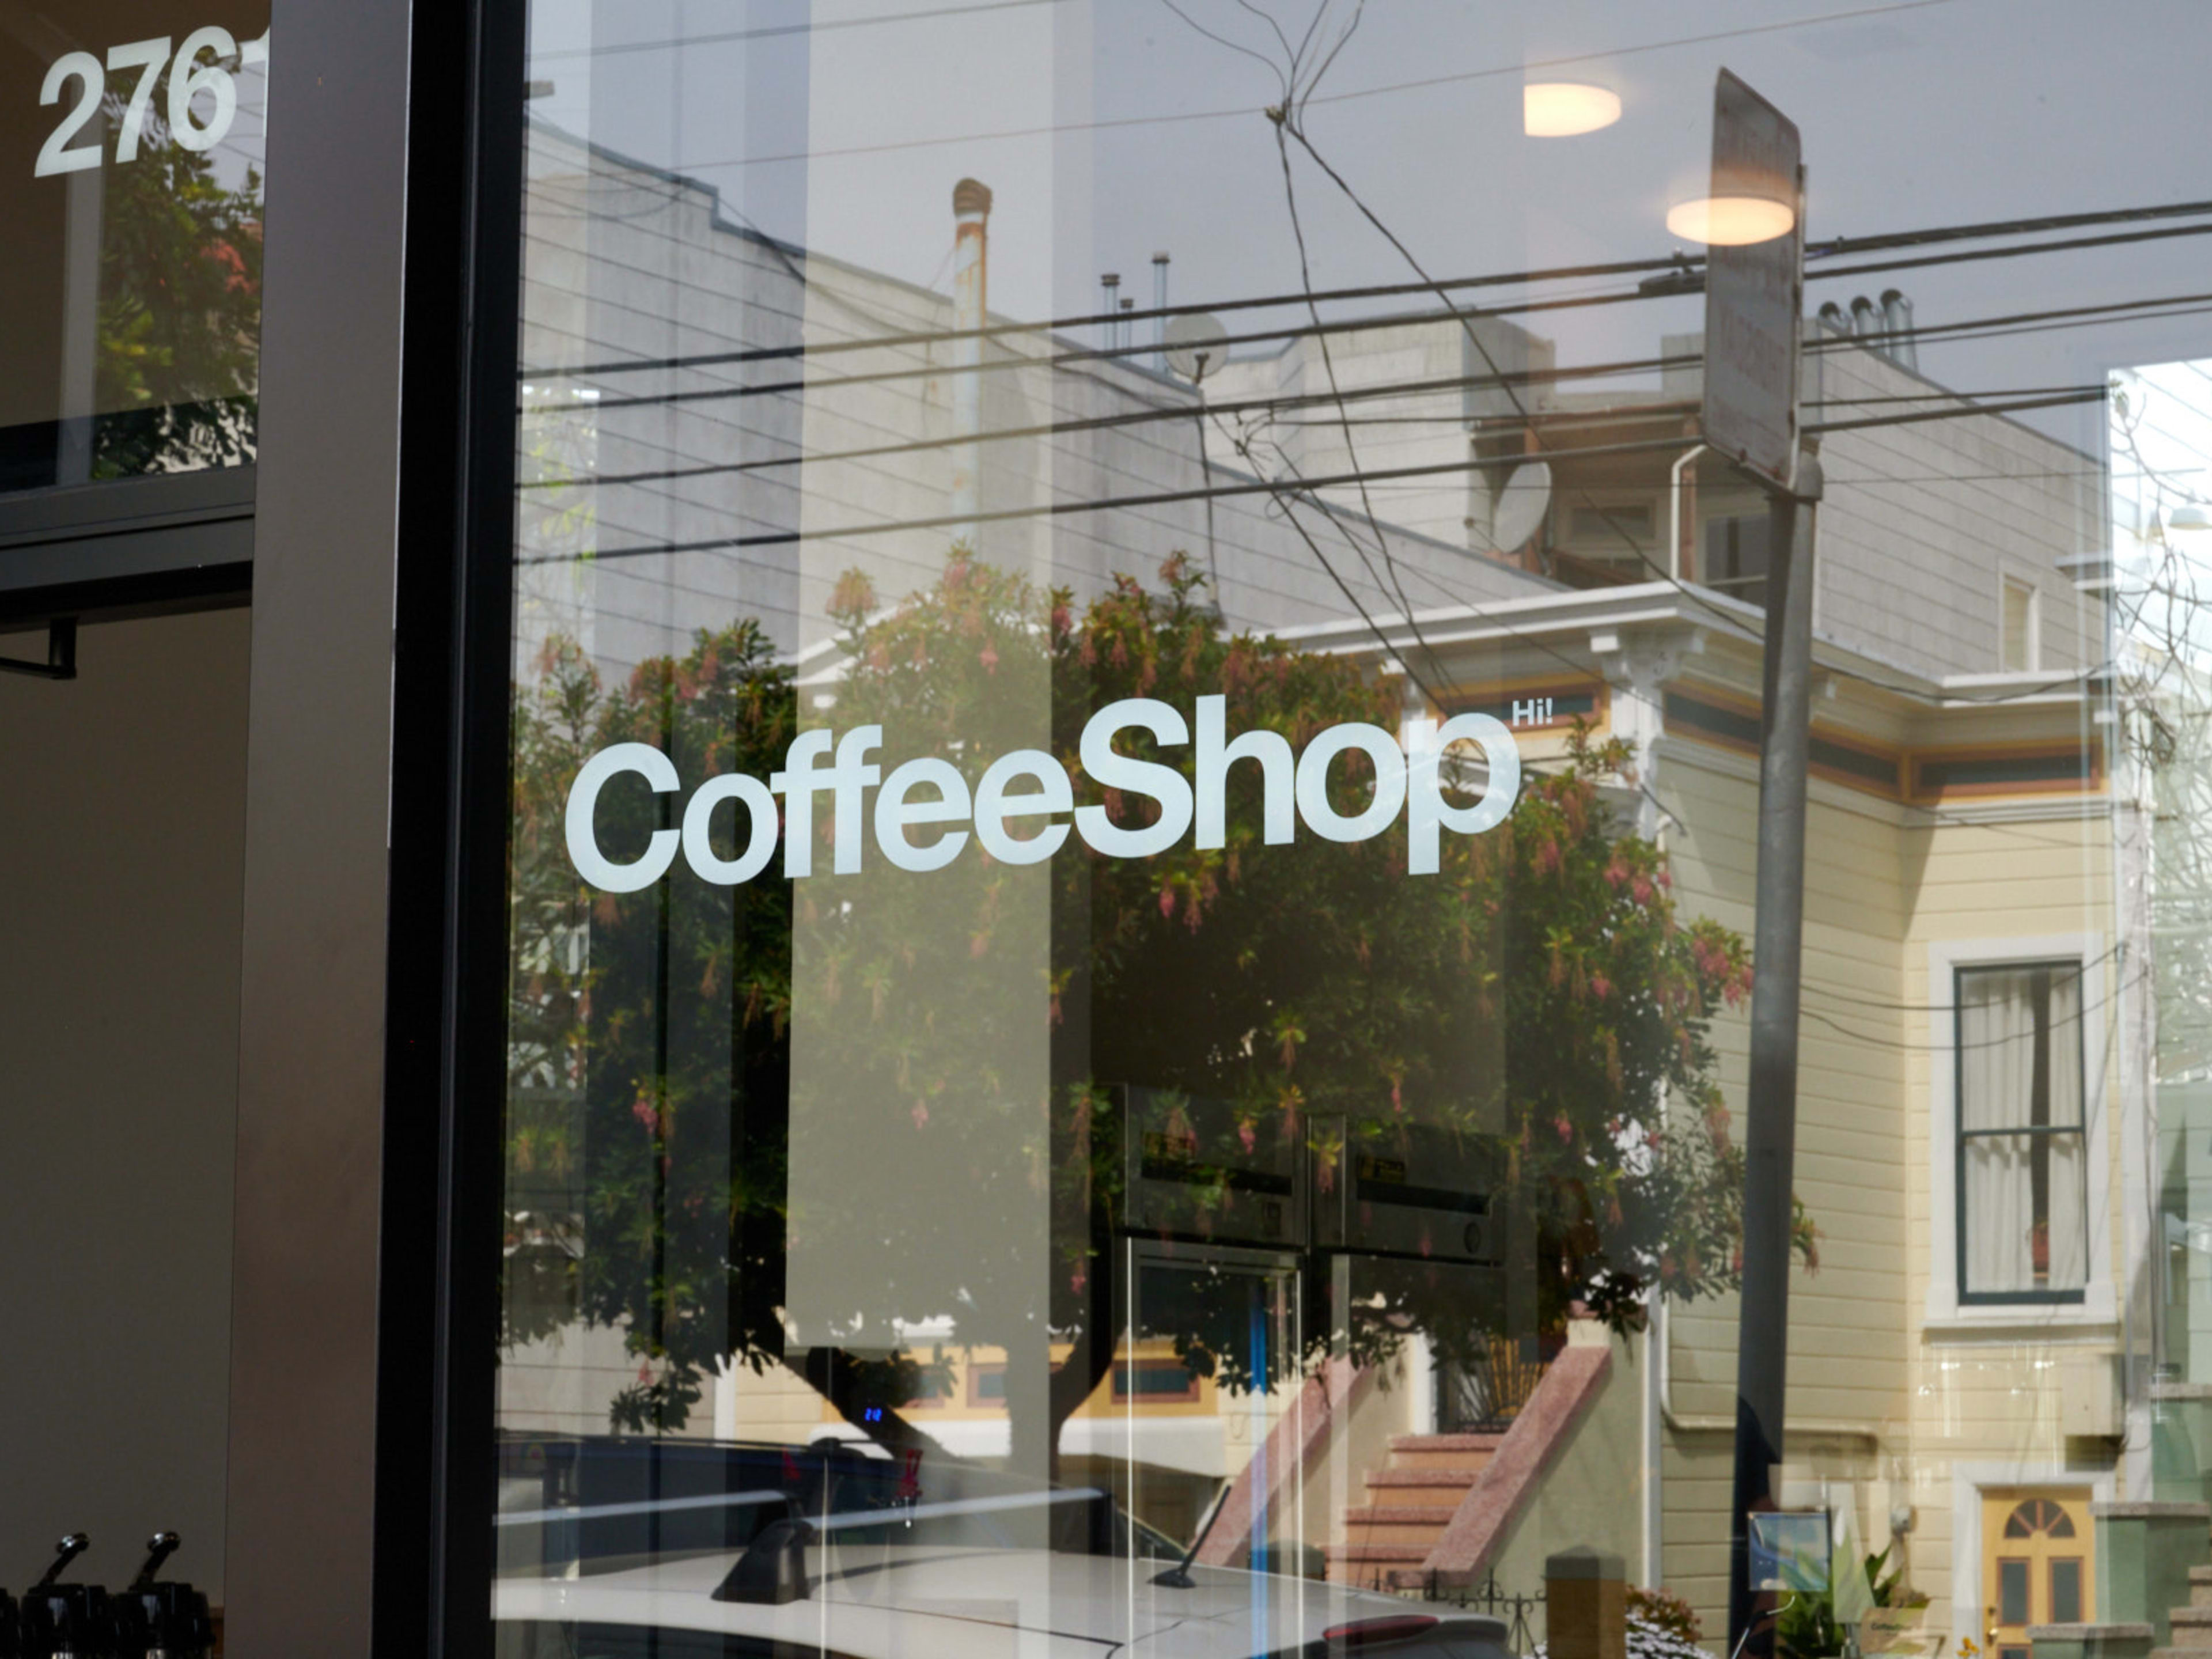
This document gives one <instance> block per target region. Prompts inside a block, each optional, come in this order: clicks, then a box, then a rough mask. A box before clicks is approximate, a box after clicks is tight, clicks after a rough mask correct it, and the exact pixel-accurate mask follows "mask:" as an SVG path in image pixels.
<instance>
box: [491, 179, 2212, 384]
mask: <svg viewBox="0 0 2212 1659" xmlns="http://www.w3.org/2000/svg"><path fill="white" fill-rule="evenodd" d="M2205 217H2212V201H2198V202H2172V203H2165V204H2156V205H2152V206H2144V207H2128V208H2112V209H2106V210H2102V211H2100V212H2095V213H2075V214H2061V215H2044V216H2039V217H2036V218H2025V219H2002V220H1992V221H1989V222H1983V223H1979V224H1970V225H1942V226H1935V227H1930V228H1923V229H1918V230H1904V231H1892V232H1886V233H1883V234H1878V235H1872V236H1857V237H1837V238H1834V239H1832V240H1828V241H1826V242H1816V243H1812V244H1809V245H1808V246H1807V248H1806V251H1805V257H1806V258H1807V260H1808V270H1807V271H1806V273H1805V274H1806V279H1807V280H1808V282H1819V281H1826V280H1828V279H1831V278H1834V277H1841V276H1877V275H1881V274H1883V273H1885V272H1887V271H1891V270H1907V269H1916V268H1918V266H1921V265H1929V264H1959V263H1966V262H1970V261H1975V260H1982V259H1990V258H2015V257H2020V256H2022V255H2027V254H2035V253H2045V252H2064V251H2068V250H2070V249H2074V248H2077V247H2094V246H2108V245H2112V244H2115V243H2119V242H2126V241H2133V240H2143V239H2145V238H2147V237H2148V236H2153V235H2160V236H2193V235H2202V234H2206V233H2208V232H2212V224H2208V225H2203V226H2185V227H2181V228H2176V229H2172V230H2166V231H2159V232H2145V233H2140V234H2137V233H2124V234H2118V235H2115V236H2113V237H2111V238H2086V239H2080V240H2069V241H2062V242H2041V243H2029V244H2027V245H2025V246H2019V247H2015V248H1996V249H1979V250H1965V251H1960V252H1955V253H1950V254H1943V255H1938V256H1935V257H1933V258H1928V259H1924V260H1920V261H1917V262H1915V263H1914V264H1905V263H1901V262H1893V263H1888V264H1857V265H1845V266H1839V267H1836V268H1833V269H1829V270H1820V269H1814V268H1813V266H1814V264H1817V262H1818V261H1819V260H1820V259H1821V258H1833V257H1838V256H1840V255H1844V254H1860V253H1871V252H1882V251H1887V250H1891V249H1896V248H1907V247H1918V246H1927V245H1930V244H1938V243H1947V242H1959V241H1986V240H1992V239H1995V238H1997V237H2001V236H2015V235H2033V234H2046V233H2048V232H2050V231H2053V230H2069V229H2081V228H2088V227H2091V226H2095V225H2110V224H2139V223H2144V222H2154V221H2160V220H2166V219H2180V218H2205ZM763 240H774V239H772V238H763ZM775 246H777V247H779V248H780V249H782V250H783V251H784V252H787V253H789V254H790V255H791V256H792V257H793V258H794V259H798V260H804V259H805V257H806V252H805V249H804V248H799V247H791V246H787V245H785V244H783V243H781V242H778V243H776V244H775ZM1704 266H1705V259H1704V257H1703V256H1702V255H1698V254H1686V253H1680V252H1677V253H1673V254H1668V255H1662V256H1654V257H1650V258H1638V259H1616V260H1609V261H1603V262H1598V263H1592V264H1578V265H1553V266H1548V267H1538V268H1532V269H1529V270H1510V271H1493V272H1490V273H1487V274H1485V275H1481V276H1453V277H1445V278H1443V279H1441V280H1439V281H1437V282H1435V283H1425V282H1408V283H1364V284H1361V285H1359V286H1358V287H1352V288H1337V289H1316V290H1315V291H1314V294H1313V301H1314V302H1315V303H1316V304H1322V305H1334V304H1338V303H1344V302H1350V301H1363V300H1389V299H1409V298H1413V297H1414V296H1417V295H1428V294H1434V293H1436V292H1437V290H1438V289H1443V290H1445V291H1446V292H1449V293H1459V292H1463V291H1466V290H1469V289H1482V288H1516V287H1527V286H1532V285H1536V284H1541V283H1559V282H1571V281H1584V280H1589V279H1590V278H1595V277H1605V276H1638V275H1644V274H1647V273H1650V272H1674V273H1678V274H1680V275H1682V276H1685V277H1686V278H1691V279H1693V280H1691V281H1689V282H1687V283H1686V284H1685V285H1684V286H1681V287H1679V288H1674V289H1660V288H1653V289H1649V290H1646V289H1640V288H1639V289H1629V290H1625V291H1622V292H1619V293H1608V294H1603V295H1582V296H1576V298H1575V302H1576V303H1577V304H1589V303H1599V304H1619V303H1622V302H1625V301H1635V300H1640V299H1649V298H1653V297H1667V296H1668V295H1670V294H1677V293H1679V294H1690V293H1695V292H1697V291H1699V287H1700V286H1701V285H1702V283H1703V280H1704V278H1703V275H1702V272H1703V270H1704ZM1306 303H1307V298H1306V295H1304V294H1302V293H1298V292H1296V291H1290V292H1285V293H1281V294H1268V295H1256V296H1253V297H1249V298H1245V299H1229V300H1216V301H1209V302H1206V303H1204V304H1189V305H1173V306H1158V307H1150V308H1147V309H1145V310H1141V311H1139V310H1130V311H1113V312H1084V313H1077V314H1074V315H1071V316H1066V317H1055V318H1051V319H1047V320H1044V321H1042V322H1029V323H1017V322H1007V323H993V324H990V325H987V326H986V327H983V328H980V329H965V330H961V329H910V330H906V331H894V332H889V333H884V334H879V335H866V336H861V337H856V338H853V339H846V340H819V341H810V342H804V343H793V344H791V345H784V346H755V347H740V348H734V349H728V350H722V351H708V352H690V353H683V354H678V355H676V356H662V357H620V358H610V359H606V360H604V361H600V362H586V363H577V364H568V365H540V366H538V367H536V368H524V369H520V370H518V371H517V374H518V377H519V378H520V379H523V380H529V379H532V378H533V377H535V378H539V379H544V378H547V377H550V376H560V375H565V376H568V377H570V378H578V377H593V376H599V375H605V374H635V373H641V372H646V371H652V370H671V369H684V368H690V369H697V368H727V367H730V366H732V365H734V364H741V363H755V362H789V361H792V360H793V359H797V358H809V359H811V358H815V357H825V356H838V355H840V354H843V353H848V352H854V351H869V350H877V349H884V348H888V347H896V346H914V345H930V344H939V343H948V342H951V341H955V340H973V339H981V340H1001V339H1010V338H1015V337H1024V336H1028V335H1035V334H1055V333H1066V332H1070V331H1074V330H1077V329H1084V328H1101V327H1104V326H1106V325H1109V324H1111V325H1121V324H1123V323H1145V322H1154V321H1163V320H1165V319H1170V318H1175V317H1189V316H1199V315H1218V314H1220V313H1227V312H1240V311H1264V310H1279V309H1289V308H1302V307H1304V306H1305V305H1306ZM1535 303H1537V304H1542V305H1547V306H1550V307H1555V308H1556V307H1559V306H1561V305H1562V304H1563V303H1564V302H1563V301H1543V302H1535ZM1469 314H1473V315H1486V314H1487V315H1506V314H1520V311H1519V310H1518V309H1511V310H1509V309H1506V308H1499V309H1497V310H1485V311H1481V312H1476V313H1469ZM1397 320H1399V321H1408V320H1419V319H1402V318H1401V319H1397ZM1353 325H1366V326H1372V325H1374V324H1373V320H1372V319H1353V320H1352V321H1348V322H1346V323H1345V324H1341V325H1331V326H1343V327H1350V326H1353ZM1285 337H1290V336H1289V334H1288V333H1286V331H1282V330H1277V331H1272V332H1263V333H1258V334H1245V335H1241V336H1234V337H1232V338H1231V343H1236V342H1237V341H1246V342H1249V341H1253V340H1264V339H1278V338H1285ZM1151 350H1152V347H1151V346H1149V345H1146V346H1141V347H1139V346H1131V347H1129V348H1127V349H1126V351H1125V352H1124V353H1122V354H1120V355H1142V354H1146V353H1149V352H1150V351H1151ZM1102 355H1105V356H1114V355H1117V354H1115V353H1110V352H1109V353H1104V354H1102Z"/></svg>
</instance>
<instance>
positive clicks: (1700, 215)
mask: <svg viewBox="0 0 2212 1659" xmlns="http://www.w3.org/2000/svg"><path fill="white" fill-rule="evenodd" d="M1795 223H1796V215H1795V214H1794V213H1792V212H1791V211H1790V208H1789V206H1788V205H1787V204H1784V203H1781V202H1774V201H1769V200H1768V199H1767V198H1766V197H1764V196H1699V197H1692V199H1691V200H1689V201H1686V202H1679V203H1677V204H1675V205H1674V206H1673V207H1671V208H1668V210H1667V228H1668V230H1671V231H1672V232H1674V234H1675V235H1677V236H1679V237H1680V238H1681V239H1682V240H1684V241H1686V242H1703V243H1705V245H1706V246H1709V247H1742V246H1746V245H1747V244H1748V243H1752V242H1771V241H1772V240H1774V239H1775V238H1776V237H1778V236H1786V235H1788V234H1790V227H1791V226H1792V225H1794V224H1795Z"/></svg>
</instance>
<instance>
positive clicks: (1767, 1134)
mask: <svg viewBox="0 0 2212 1659" xmlns="http://www.w3.org/2000/svg"><path fill="white" fill-rule="evenodd" d="M1820 489H1821V479H1820V461H1819V460H1818V459H1816V458H1814V456H1812V455H1810V454H1807V455H1804V456H1802V457H1801V458H1800V459H1799V461H1798V463H1797V477H1796V489H1794V490H1792V491H1788V492H1781V491H1778V492H1777V493H1776V494H1775V495H1773V497H1772V499H1771V501H1769V502H1768V504H1767V509H1766V526H1767V529H1766V536H1767V549H1768V553H1767V568H1766V655H1765V697H1764V698H1763V700H1762V703H1761V708H1762V714H1763V719H1762V726H1763V730H1762V732H1761V737H1760V742H1759V875H1758V888H1757V898H1756V904H1757V919H1756V921H1755V923H1754V927H1753V941H1752V967H1753V978H1752V982H1751V1102H1750V1106H1751V1109H1750V1111H1749V1112H1748V1113H1747V1115H1746V1122H1745V1127H1744V1169H1743V1296H1742V1312H1741V1322H1740V1323H1739V1325H1738V1327H1737V1330H1736V1351H1735V1392H1736V1402H1735V1486H1734V1493H1733V1497H1734V1501H1733V1502H1732V1503H1731V1504H1729V1513H1730V1515H1731V1516H1732V1517H1733V1524H1732V1528H1731V1535H1730V1537H1729V1652H1731V1653H1735V1651H1736V1650H1737V1649H1738V1647H1739V1645H1740V1644H1742V1645H1743V1647H1744V1650H1745V1651H1746V1652H1749V1653H1765V1652H1767V1651H1771V1648H1772V1645H1773V1630H1772V1627H1771V1625H1770V1626H1767V1627H1766V1628H1765V1630H1764V1631H1762V1632H1759V1633H1757V1635H1756V1636H1755V1637H1754V1638H1753V1640H1752V1641H1751V1642H1749V1643H1748V1644H1745V1640H1744V1638H1745V1636H1746V1633H1747V1632H1750V1630H1751V1626H1752V1622H1753V1618H1754V1617H1755V1615H1756V1613H1757V1608H1756V1607H1755V1604H1754V1601H1753V1598H1754V1597H1755V1595H1757V1593H1758V1587H1757V1586H1755V1585H1754V1584H1753V1583H1752V1582H1751V1574H1750V1567H1751V1559H1750V1551H1751V1537H1750V1530H1751V1529H1750V1517H1751V1516H1753V1515H1754V1514H1756V1513H1758V1512H1759V1511H1760V1510H1770V1509H1772V1508H1774V1507H1775V1501H1774V1500H1775V1496H1776V1495H1775V1493H1774V1492H1772V1491H1771V1485H1772V1479H1773V1470H1774V1466H1775V1465H1776V1464H1778V1463H1779V1462H1782V1450H1783V1424H1784V1397H1785V1395H1786V1392H1787V1389H1788V1385H1789V1352H1790V1223H1791V1219H1792V1212H1793V1210H1794V1207H1795V1201H1794V1198H1793V1194H1792V1188H1793V1187H1794V1184H1795V1182H1794V1175H1793V1172H1794V1169H1795V1165H1796V1143H1797V1026H1798V1018H1797V1008H1798V994H1799V990H1800V987H1801V986H1802V963H1803V957H1804V942H1805V775H1806V760H1807V751H1808V748H1809V746H1810V742H1811V728H1812V720H1813V586H1814V568H1813V540H1814V514H1815V512H1816V503H1817V502H1818V501H1820Z"/></svg>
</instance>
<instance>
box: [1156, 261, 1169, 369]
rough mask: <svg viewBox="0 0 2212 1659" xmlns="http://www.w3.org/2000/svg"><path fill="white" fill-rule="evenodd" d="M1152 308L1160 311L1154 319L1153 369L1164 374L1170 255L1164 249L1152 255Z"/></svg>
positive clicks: (1166, 350) (1165, 367) (1166, 364)
mask: <svg viewBox="0 0 2212 1659" xmlns="http://www.w3.org/2000/svg"><path fill="white" fill-rule="evenodd" d="M1152 309H1153V310H1154V311H1157V312H1158V313H1160V314H1159V315H1158V316H1157V317H1155V318H1153V319H1152V371H1153V373H1155V374H1166V373H1167V372H1168V319H1167V309H1168V256H1167V254H1166V252H1164V251H1162V252H1158V253H1155V254H1154V255H1152Z"/></svg>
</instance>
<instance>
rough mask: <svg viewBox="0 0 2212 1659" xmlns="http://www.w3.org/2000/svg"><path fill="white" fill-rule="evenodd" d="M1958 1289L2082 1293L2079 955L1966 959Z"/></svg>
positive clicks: (1976, 1297) (2011, 1297)
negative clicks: (2002, 963) (1988, 964)
mask: <svg viewBox="0 0 2212 1659" xmlns="http://www.w3.org/2000/svg"><path fill="white" fill-rule="evenodd" d="M1956 988H1957V998H1958V1010H1959V1019H1958V1033H1959V1037H1958V1043H1959V1048H1958V1056H1957V1059H1958V1075H1959V1154H1958V1171H1959V1193H1958V1205H1959V1230H1958V1236H1959V1299H1960V1301H1961V1302H1962V1303H1965V1302H2078V1301H2080V1300H2081V1296H2082V1290H2083V1286H2084V1285H2086V1284H2087V1280H2088V1263H2089V1247H2088V1229H2087V1204H2088V1195H2087V1180H2086V1170H2087V1164H2086V1158H2087V1153H2086V1148H2085V1142H2084V1136H2083V1133H2082V1121H2081V1115H2082V1097H2083V1089H2082V1071H2083V1067H2082V1052H2081V1047H2082V1045H2081V963H2078V962H2056V963H2025V964H2018V965H2009V966H2006V967H2002V968H1967V969H1960V970H1959V974H1958V979H1957V987H1956Z"/></svg>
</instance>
